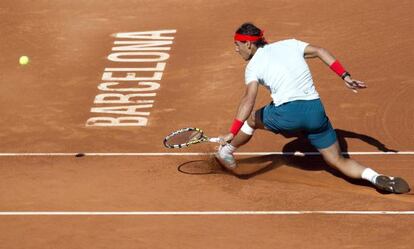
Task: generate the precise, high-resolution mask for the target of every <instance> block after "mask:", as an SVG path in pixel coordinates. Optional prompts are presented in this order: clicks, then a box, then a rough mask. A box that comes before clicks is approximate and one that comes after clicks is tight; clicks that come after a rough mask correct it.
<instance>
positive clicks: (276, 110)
mask: <svg viewBox="0 0 414 249" xmlns="http://www.w3.org/2000/svg"><path fill="white" fill-rule="evenodd" d="M261 118H262V122H263V124H264V126H265V128H266V129H268V130H270V131H273V132H275V133H283V134H295V133H299V132H300V133H304V134H305V135H306V137H307V138H308V139H309V140H310V142H311V144H312V145H313V146H315V147H316V148H317V149H324V148H327V147H329V146H331V145H332V144H334V143H335V142H336V140H337V138H336V133H335V130H334V129H333V127H332V125H331V122H329V119H328V117H327V116H326V114H325V109H324V107H323V105H322V102H321V100H320V99H315V100H296V101H292V102H288V103H285V104H282V105H280V106H275V105H274V104H273V102H272V103H270V104H268V105H267V106H265V107H263V108H262V109H261Z"/></svg>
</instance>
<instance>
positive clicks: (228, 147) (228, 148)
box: [220, 144, 237, 154]
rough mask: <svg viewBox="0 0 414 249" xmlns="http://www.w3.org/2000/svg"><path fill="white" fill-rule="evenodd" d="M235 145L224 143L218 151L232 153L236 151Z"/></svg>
mask: <svg viewBox="0 0 414 249" xmlns="http://www.w3.org/2000/svg"><path fill="white" fill-rule="evenodd" d="M236 149H237V148H236V147H234V146H233V145H231V144H226V145H225V146H223V148H221V150H220V153H221V154H233V152H235V151H236Z"/></svg>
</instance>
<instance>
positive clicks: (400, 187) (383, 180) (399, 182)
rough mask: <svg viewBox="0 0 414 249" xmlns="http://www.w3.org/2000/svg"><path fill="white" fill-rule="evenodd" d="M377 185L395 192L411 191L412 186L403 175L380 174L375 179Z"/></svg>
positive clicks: (379, 187)
mask: <svg viewBox="0 0 414 249" xmlns="http://www.w3.org/2000/svg"><path fill="white" fill-rule="evenodd" d="M375 186H376V187H377V188H378V189H381V190H384V191H387V192H391V193H395V194H404V193H408V192H410V186H409V185H408V183H407V182H406V181H405V180H404V179H402V178H401V177H393V176H385V175H379V176H377V178H376V180H375Z"/></svg>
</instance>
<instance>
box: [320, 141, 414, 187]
mask: <svg viewBox="0 0 414 249" xmlns="http://www.w3.org/2000/svg"><path fill="white" fill-rule="evenodd" d="M318 150H319V152H320V153H321V155H322V156H323V158H324V159H325V161H326V162H327V163H328V164H329V165H330V166H331V167H333V168H335V169H337V170H339V171H340V172H341V173H342V174H344V175H346V176H348V177H350V178H353V179H365V180H367V181H369V182H371V183H372V184H373V185H374V186H375V187H377V188H379V189H381V190H385V191H388V192H392V193H397V194H401V193H407V192H409V191H410V187H409V185H408V183H407V182H406V181H405V180H404V179H402V178H400V177H390V176H385V175H380V174H378V173H377V172H375V171H374V170H373V169H371V168H368V167H365V166H363V165H361V164H359V163H358V162H357V161H354V160H352V159H349V158H345V157H343V156H342V155H341V150H340V148H339V144H338V142H337V141H336V142H335V143H334V144H332V145H331V146H329V147H327V148H324V149H318Z"/></svg>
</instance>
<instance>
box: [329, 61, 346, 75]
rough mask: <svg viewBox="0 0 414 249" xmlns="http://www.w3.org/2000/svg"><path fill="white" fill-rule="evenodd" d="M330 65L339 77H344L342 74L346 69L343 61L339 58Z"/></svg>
mask: <svg viewBox="0 0 414 249" xmlns="http://www.w3.org/2000/svg"><path fill="white" fill-rule="evenodd" d="M329 67H330V68H331V69H332V71H334V72H335V73H336V74H337V75H339V77H342V75H343V74H344V73H345V72H346V70H345V69H344V67H343V66H342V65H341V63H339V61H338V60H336V61H334V63H332V64H331V65H330V66H329Z"/></svg>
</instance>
